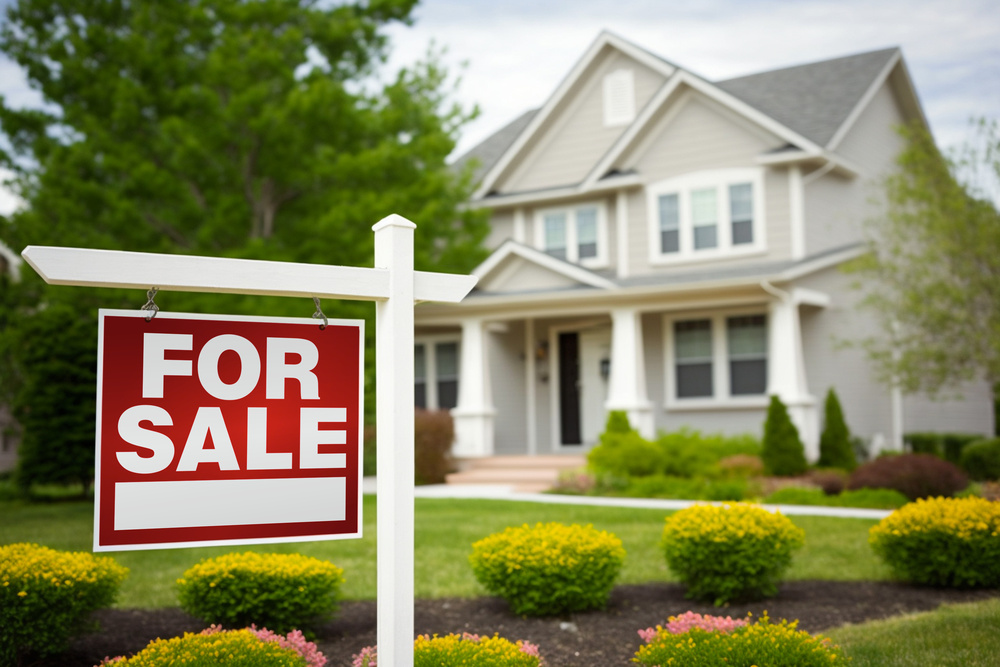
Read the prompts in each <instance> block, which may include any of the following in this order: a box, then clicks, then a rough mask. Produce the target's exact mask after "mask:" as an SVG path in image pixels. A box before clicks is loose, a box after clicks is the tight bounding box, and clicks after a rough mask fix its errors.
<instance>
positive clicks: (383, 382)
mask: <svg viewBox="0 0 1000 667" xmlns="http://www.w3.org/2000/svg"><path fill="white" fill-rule="evenodd" d="M414 229H416V225H414V224H413V223H412V222H410V221H409V220H407V219H405V218H403V217H401V216H398V215H390V216H388V217H387V218H385V219H383V220H382V221H380V222H379V223H378V224H376V225H375V226H374V227H373V228H372V230H373V231H374V233H375V268H356V267H344V266H321V265H316V264H295V263H290V262H269V261H257V260H242V259H228V258H217V257H192V256H185V255H161V254H152V253H136V252H121V251H112V250H90V249H83V248H57V247H46V246H28V247H27V248H25V249H24V251H23V252H22V253H21V255H22V256H23V257H24V259H25V261H27V262H28V264H30V265H31V267H32V268H34V269H35V271H37V272H38V274H39V275H40V276H41V277H42V278H44V279H45V281H46V282H48V283H50V284H53V285H80V286H92V287H124V288H131V289H143V290H146V289H149V288H152V287H155V288H157V289H159V290H160V291H188V292H215V293H230V294H260V295H272V296H289V297H307V298H308V297H320V298H333V299H350V300H359V301H375V302H376V306H375V339H376V340H375V363H376V380H377V383H378V394H377V402H376V409H377V423H376V428H377V442H376V447H377V458H378V489H377V490H378V498H377V503H378V530H377V539H378V651H379V656H378V657H379V662H380V663H381V664H384V665H391V666H392V667H411V666H412V665H413V563H414V561H413V456H414V452H413V380H414V378H413V305H414V301H444V302H450V303H457V302H459V301H461V300H462V299H464V298H465V296H466V295H467V294H468V293H469V291H470V290H471V289H472V288H473V286H474V285H475V284H476V278H475V276H461V275H452V274H444V273H427V272H422V271H414V270H413V233H414Z"/></svg>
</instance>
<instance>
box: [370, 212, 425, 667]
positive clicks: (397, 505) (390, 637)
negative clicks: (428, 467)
mask: <svg viewBox="0 0 1000 667" xmlns="http://www.w3.org/2000/svg"><path fill="white" fill-rule="evenodd" d="M415 228H416V225H414V224H413V223H412V222H410V221H408V220H405V219H403V218H400V217H399V216H392V217H390V218H386V219H385V220H383V221H382V222H380V223H378V224H377V225H375V226H374V227H373V228H372V229H373V230H374V232H375V268H380V269H389V298H388V299H386V300H383V301H378V302H376V304H375V337H376V348H375V349H376V350H377V354H376V358H375V374H376V382H377V383H378V385H377V386H378V391H377V393H376V412H377V422H376V434H377V435H376V437H377V438H378V442H377V445H376V447H377V452H376V457H377V465H378V477H377V479H378V481H377V503H378V516H379V517H381V518H382V520H380V521H378V522H377V530H376V533H377V537H378V556H377V557H378V565H377V570H378V635H377V637H378V650H379V660H381V661H382V662H383V663H384V664H386V665H400V666H402V667H412V665H413V454H414V451H413V230H414V229H415ZM386 519H388V520H386Z"/></svg>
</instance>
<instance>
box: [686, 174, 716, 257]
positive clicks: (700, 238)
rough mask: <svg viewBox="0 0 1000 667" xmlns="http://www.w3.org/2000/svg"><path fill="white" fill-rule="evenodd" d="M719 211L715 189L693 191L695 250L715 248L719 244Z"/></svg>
mask: <svg viewBox="0 0 1000 667" xmlns="http://www.w3.org/2000/svg"><path fill="white" fill-rule="evenodd" d="M718 215H719V209H718V205H717V199H716V193H715V188H705V189H703V190H692V191H691V223H692V225H694V248H695V250H700V249H701V248H715V247H716V246H717V245H718V244H719V240H718V236H717V234H716V223H717V221H718Z"/></svg>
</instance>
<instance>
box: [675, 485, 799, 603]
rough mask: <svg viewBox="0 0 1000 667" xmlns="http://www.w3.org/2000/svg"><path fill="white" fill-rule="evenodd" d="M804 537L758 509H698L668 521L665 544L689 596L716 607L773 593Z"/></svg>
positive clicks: (736, 506)
mask: <svg viewBox="0 0 1000 667" xmlns="http://www.w3.org/2000/svg"><path fill="white" fill-rule="evenodd" d="M804 539H805V533H804V532H803V530H802V529H801V528H798V527H797V526H796V525H795V524H793V523H792V522H791V521H789V520H788V518H786V517H784V516H782V515H781V514H780V513H771V512H768V511H767V510H765V509H763V508H761V507H759V506H754V505H748V504H744V503H736V504H731V505H694V506H692V507H689V508H687V509H685V510H681V511H680V512H677V513H676V514H674V515H672V516H669V517H667V521H666V525H665V526H664V528H663V539H662V542H661V545H662V547H663V551H664V554H665V555H666V558H667V565H669V566H670V569H671V570H673V571H674V573H676V574H677V576H678V577H679V578H680V579H681V581H682V582H684V583H685V584H686V585H687V588H688V590H687V596H688V597H689V598H695V599H701V600H709V601H712V602H714V603H715V604H716V605H721V604H725V603H727V602H730V601H737V600H754V599H760V598H766V597H770V596H772V595H774V594H775V593H777V591H778V582H779V581H780V580H781V576H782V574H783V573H784V571H785V570H786V569H787V568H788V566H789V565H790V564H791V561H792V552H793V551H794V550H795V549H798V548H800V547H801V546H802V544H803V541H804Z"/></svg>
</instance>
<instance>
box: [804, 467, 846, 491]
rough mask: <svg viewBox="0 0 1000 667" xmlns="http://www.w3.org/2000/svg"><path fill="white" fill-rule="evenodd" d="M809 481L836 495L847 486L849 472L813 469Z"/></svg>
mask: <svg viewBox="0 0 1000 667" xmlns="http://www.w3.org/2000/svg"><path fill="white" fill-rule="evenodd" d="M809 483H810V484H815V485H816V486H818V487H819V488H821V489H822V490H823V493H825V494H826V495H828V496H835V495H837V494H838V493H840V492H841V491H843V490H844V487H845V486H847V473H846V472H844V471H843V470H812V471H810V472H809Z"/></svg>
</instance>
